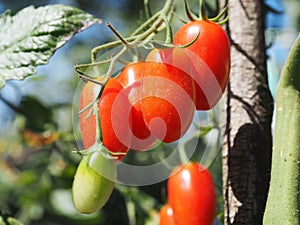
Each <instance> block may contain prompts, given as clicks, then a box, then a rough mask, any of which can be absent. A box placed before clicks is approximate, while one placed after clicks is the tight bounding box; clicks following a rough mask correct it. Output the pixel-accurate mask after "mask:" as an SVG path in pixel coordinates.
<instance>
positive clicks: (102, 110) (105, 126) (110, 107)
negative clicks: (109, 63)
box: [98, 78, 131, 159]
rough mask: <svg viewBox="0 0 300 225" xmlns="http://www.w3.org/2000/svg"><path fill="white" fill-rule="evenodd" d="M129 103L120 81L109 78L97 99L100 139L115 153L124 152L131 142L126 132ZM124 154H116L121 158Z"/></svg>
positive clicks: (129, 119) (128, 118)
mask: <svg viewBox="0 0 300 225" xmlns="http://www.w3.org/2000/svg"><path fill="white" fill-rule="evenodd" d="M130 108H131V104H130V103H129V101H128V97H127V94H126V92H124V91H123V87H122V85H121V83H120V82H118V81H117V80H116V79H114V78H110V79H109V80H108V82H107V83H106V85H105V87H104V90H103V92H102V95H101V98H100V101H99V106H98V109H99V115H100V123H101V132H102V141H103V144H104V145H105V147H106V148H107V149H108V150H110V151H112V152H116V153H126V152H127V151H128V148H129V146H130V143H131V135H130V133H128V128H130V124H131V117H130V113H129V110H130ZM123 157H124V155H120V156H118V159H122V158H123Z"/></svg>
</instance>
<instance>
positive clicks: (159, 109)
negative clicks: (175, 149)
mask: <svg viewBox="0 0 300 225" xmlns="http://www.w3.org/2000/svg"><path fill="white" fill-rule="evenodd" d="M143 64H144V66H145V68H144V76H143V81H142V105H141V106H142V113H143V118H144V121H145V124H146V126H147V127H148V129H149V130H150V131H151V133H152V134H153V135H154V136H156V137H157V138H158V139H160V140H162V141H164V142H166V143H170V142H174V141H177V140H178V139H179V138H180V137H182V136H183V135H184V134H185V132H186V131H187V129H188V128H189V126H190V124H191V122H192V119H193V115H194V111H195V105H194V101H193V98H194V83H193V79H192V78H191V77H190V76H189V75H188V74H187V73H185V72H184V71H182V70H180V69H178V68H177V67H174V66H172V65H169V64H165V63H162V62H155V61H146V62H144V63H143Z"/></svg>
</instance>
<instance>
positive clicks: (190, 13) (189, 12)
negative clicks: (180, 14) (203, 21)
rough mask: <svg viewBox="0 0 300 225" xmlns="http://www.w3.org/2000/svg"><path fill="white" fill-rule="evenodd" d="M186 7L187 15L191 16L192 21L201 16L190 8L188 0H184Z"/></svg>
mask: <svg viewBox="0 0 300 225" xmlns="http://www.w3.org/2000/svg"><path fill="white" fill-rule="evenodd" d="M184 9H185V13H186V15H187V17H188V18H189V20H190V21H195V20H198V19H199V18H198V17H197V16H196V15H195V14H194V13H192V12H191V10H190V9H189V6H188V3H187V0H184Z"/></svg>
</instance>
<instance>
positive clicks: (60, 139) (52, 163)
mask: <svg viewBox="0 0 300 225" xmlns="http://www.w3.org/2000/svg"><path fill="white" fill-rule="evenodd" d="M175 2H176V5H177V8H178V9H180V8H182V1H179V0H177V1H175ZM58 3H59V4H64V5H71V6H75V7H78V8H79V9H82V10H84V11H87V12H89V13H91V14H92V15H94V16H95V17H97V18H101V19H103V20H104V22H105V21H109V22H111V23H112V24H113V25H114V26H115V27H116V29H118V30H119V32H120V33H122V34H124V35H125V36H126V35H127V34H130V31H132V30H134V28H136V27H137V25H138V24H139V23H140V22H141V21H142V20H143V19H144V18H143V1H142V0H139V1H136V0H113V1H104V0H103V1H92V0H89V1H83V0H42V1H34V0H27V1H16V0H14V1H4V0H2V1H0V13H3V12H4V11H5V10H6V9H11V10H12V13H13V14H15V13H16V12H18V11H19V10H21V9H23V8H24V7H27V6H29V5H34V6H36V7H37V6H44V5H49V4H58ZM150 3H151V7H152V9H153V11H155V10H156V9H159V8H160V7H161V6H162V5H163V3H162V2H161V1H156V0H153V1H150ZM189 3H190V5H191V8H196V7H197V3H198V1H196V0H193V1H192V0H191V1H189ZM266 3H268V4H269V5H271V6H273V7H274V8H275V9H276V10H277V11H279V12H280V11H282V12H283V13H282V14H277V13H274V12H269V13H268V14H267V15H268V16H267V21H266V24H267V27H268V30H267V31H266V34H267V42H270V43H271V42H272V43H273V44H272V46H271V47H270V48H269V49H268V55H269V60H268V66H269V67H268V71H269V82H270V84H271V88H272V89H273V94H274V93H275V88H276V83H277V80H278V76H279V71H280V69H281V67H282V65H283V63H284V61H285V57H286V54H287V52H288V50H289V48H290V45H291V43H292V42H293V40H294V38H295V34H296V33H297V32H299V28H300V12H299V11H296V10H297V9H299V6H300V1H298V0H286V1H273V0H268V1H266ZM207 5H208V6H209V12H210V14H211V15H214V14H216V12H217V10H218V8H217V1H207ZM178 11H180V10H178ZM180 25H181V23H180V22H179V21H177V22H176V24H175V28H176V27H178V26H180ZM0 32H1V31H0ZM274 37H276V38H275V39H274ZM114 39H115V37H114V36H113V34H112V33H111V31H110V30H109V29H108V28H107V27H106V26H105V23H102V24H97V25H94V26H92V27H91V28H89V29H88V30H86V31H84V32H81V33H79V34H77V35H76V36H75V37H74V38H72V39H71V40H70V41H69V42H68V43H67V44H66V45H65V46H64V47H63V48H61V49H59V50H58V51H57V52H56V53H55V54H54V56H53V57H52V58H51V60H50V62H49V64H47V65H45V66H40V67H38V70H37V75H35V76H32V77H28V78H26V79H25V80H24V81H9V82H7V83H6V85H5V87H4V88H3V89H2V90H1V91H0V159H1V161H0V171H1V174H0V210H1V211H2V214H9V215H11V216H13V217H15V218H17V219H19V220H20V221H22V223H24V224H33V225H34V224H45V225H47V224H49V225H50V224H57V225H59V224H74V225H76V224H110V225H113V224H124V225H125V224H156V222H157V211H158V210H159V208H160V207H161V205H162V204H163V203H164V202H165V182H162V183H158V184H154V185H149V186H144V187H139V188H138V187H128V186H121V185H117V187H116V189H115V190H114V192H113V194H112V196H111V198H110V200H109V202H108V203H107V204H106V205H105V207H104V208H103V209H102V210H101V211H99V212H97V213H95V214H93V215H89V216H87V215H82V214H79V213H77V212H76V211H75V209H74V207H73V205H72V200H71V193H70V189H71V185H72V181H73V175H74V173H75V169H76V166H77V164H78V162H79V157H78V156H77V155H76V154H74V153H72V150H74V149H75V148H77V143H76V140H75V138H74V133H73V125H72V119H71V118H72V116H71V115H72V110H73V97H74V93H75V90H76V87H77V84H78V78H77V76H76V73H75V71H74V69H73V68H74V65H75V64H76V63H77V62H80V63H85V62H89V61H90V58H89V57H90V51H91V49H92V48H93V47H95V46H97V45H99V44H103V43H106V42H108V41H110V40H114ZM75 132H76V130H75ZM77 132H78V131H77ZM200 147H201V142H199V148H200ZM209 169H210V170H211V171H212V173H213V176H214V179H215V182H216V187H217V193H218V196H219V197H218V201H219V206H218V217H219V219H220V221H221V220H222V191H221V188H222V181H221V155H220V154H218V157H217V158H216V159H215V160H214V162H213V164H212V165H211V166H210V167H209ZM116 215H117V216H116ZM0 224H1V220H0Z"/></svg>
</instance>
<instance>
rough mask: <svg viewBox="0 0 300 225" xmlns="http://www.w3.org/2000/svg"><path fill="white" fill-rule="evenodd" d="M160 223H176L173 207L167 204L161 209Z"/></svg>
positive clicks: (166, 224) (161, 224) (173, 224)
mask: <svg viewBox="0 0 300 225" xmlns="http://www.w3.org/2000/svg"><path fill="white" fill-rule="evenodd" d="M159 225H176V223H175V219H174V214H173V209H172V208H171V207H170V205H169V204H165V205H164V206H163V207H161V209H160V211H159Z"/></svg>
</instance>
